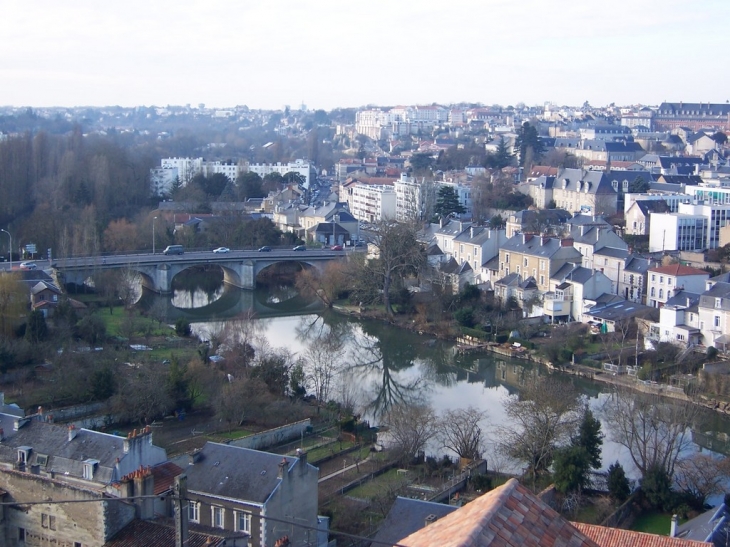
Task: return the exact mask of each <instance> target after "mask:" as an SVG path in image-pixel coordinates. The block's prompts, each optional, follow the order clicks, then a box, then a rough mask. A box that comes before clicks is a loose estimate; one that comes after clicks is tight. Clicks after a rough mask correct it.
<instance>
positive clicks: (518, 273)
mask: <svg viewBox="0 0 730 547" xmlns="http://www.w3.org/2000/svg"><path fill="white" fill-rule="evenodd" d="M517 275H520V267H519V266H517Z"/></svg>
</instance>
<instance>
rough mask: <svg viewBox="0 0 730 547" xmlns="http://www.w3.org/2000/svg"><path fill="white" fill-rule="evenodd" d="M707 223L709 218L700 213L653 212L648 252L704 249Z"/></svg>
mask: <svg viewBox="0 0 730 547" xmlns="http://www.w3.org/2000/svg"><path fill="white" fill-rule="evenodd" d="M708 223H709V220H708V219H707V218H706V217H704V216H702V215H687V214H681V213H653V214H652V215H651V224H650V227H649V252H652V253H655V252H659V251H696V250H699V249H704V247H705V242H706V241H707V232H708ZM718 235H719V234H718Z"/></svg>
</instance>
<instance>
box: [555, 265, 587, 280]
mask: <svg viewBox="0 0 730 547" xmlns="http://www.w3.org/2000/svg"><path fill="white" fill-rule="evenodd" d="M566 266H567V268H566ZM595 273H596V272H594V271H593V270H589V269H588V268H584V267H583V266H574V265H573V264H565V266H563V267H562V268H560V269H559V270H558V271H557V272H555V275H553V276H552V277H551V279H559V280H561V281H567V282H569V283H577V284H578V285H583V284H584V283H585V282H587V281H588V280H589V279H590V278H591V277H593V276H594V275H595Z"/></svg>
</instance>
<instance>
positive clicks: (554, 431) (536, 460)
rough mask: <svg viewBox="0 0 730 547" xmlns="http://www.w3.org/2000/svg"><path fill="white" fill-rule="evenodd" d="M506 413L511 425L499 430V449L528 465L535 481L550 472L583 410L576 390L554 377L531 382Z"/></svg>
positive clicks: (509, 400) (509, 402)
mask: <svg viewBox="0 0 730 547" xmlns="http://www.w3.org/2000/svg"><path fill="white" fill-rule="evenodd" d="M504 409H505V413H506V414H507V417H508V418H509V419H510V420H509V421H510V422H511V424H512V425H510V426H509V427H506V426H504V427H500V428H498V431H499V435H500V439H501V440H500V447H501V449H502V451H503V452H504V453H505V454H507V455H508V456H510V457H512V458H514V459H516V460H519V461H522V462H524V463H526V464H527V470H528V472H529V473H530V474H531V475H532V477H533V480H534V479H535V478H536V477H537V475H538V474H539V473H542V472H545V471H547V469H548V468H549V467H550V464H551V463H552V460H553V454H554V452H555V450H556V449H557V448H558V447H560V446H562V445H565V444H567V443H568V442H569V441H570V437H571V435H573V434H574V433H575V432H576V430H577V428H578V425H579V423H580V419H581V410H582V406H581V404H580V399H579V398H578V393H577V392H576V391H575V388H574V387H573V386H572V385H571V384H569V383H567V382H564V381H560V380H558V379H556V378H554V377H537V378H533V379H530V380H529V381H528V383H527V384H526V385H525V387H524V388H523V389H522V390H521V391H520V394H519V396H517V395H513V396H510V397H508V398H507V399H506V400H505V402H504Z"/></svg>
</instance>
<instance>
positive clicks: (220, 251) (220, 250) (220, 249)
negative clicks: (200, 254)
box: [213, 247, 231, 253]
mask: <svg viewBox="0 0 730 547" xmlns="http://www.w3.org/2000/svg"><path fill="white" fill-rule="evenodd" d="M213 252H214V253H230V252H231V250H230V249H229V248H228V247H218V248H217V249H213Z"/></svg>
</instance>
